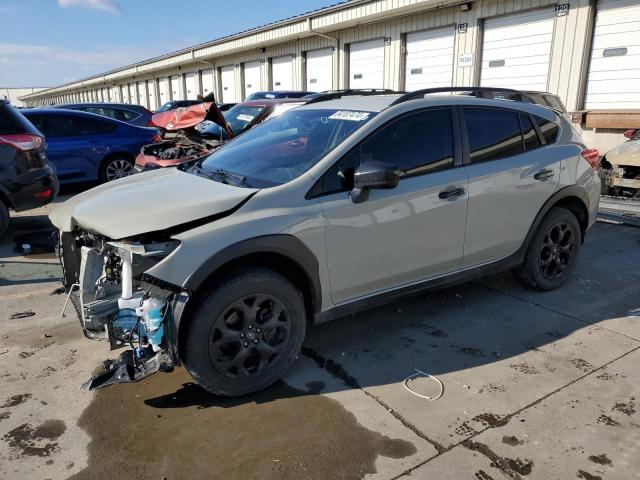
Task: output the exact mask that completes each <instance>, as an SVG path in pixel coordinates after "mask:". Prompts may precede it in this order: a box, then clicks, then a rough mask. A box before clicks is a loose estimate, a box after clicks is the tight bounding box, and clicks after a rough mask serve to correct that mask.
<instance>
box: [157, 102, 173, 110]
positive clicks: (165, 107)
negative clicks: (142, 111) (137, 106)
mask: <svg viewBox="0 0 640 480" xmlns="http://www.w3.org/2000/svg"><path fill="white" fill-rule="evenodd" d="M174 105H175V104H174V103H173V102H168V103H165V104H164V105H162V106H161V107H160V108H158V109H157V110H156V113H162V112H168V111H169V110H173V109H174V108H175V107H174Z"/></svg>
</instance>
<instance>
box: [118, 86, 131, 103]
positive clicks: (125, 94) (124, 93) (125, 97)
mask: <svg viewBox="0 0 640 480" xmlns="http://www.w3.org/2000/svg"><path fill="white" fill-rule="evenodd" d="M120 95H122V103H131V102H130V101H129V87H127V86H126V85H120Z"/></svg>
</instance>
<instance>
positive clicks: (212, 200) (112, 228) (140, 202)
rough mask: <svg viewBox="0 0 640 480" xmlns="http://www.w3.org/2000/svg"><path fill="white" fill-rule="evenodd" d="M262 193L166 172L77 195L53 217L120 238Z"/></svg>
mask: <svg viewBox="0 0 640 480" xmlns="http://www.w3.org/2000/svg"><path fill="white" fill-rule="evenodd" d="M256 191H257V190H256V189H251V188H242V187H234V186H231V185H226V184H223V183H220V182H216V181H214V180H210V179H208V178H203V177H199V176H196V175H192V174H190V173H185V172H183V171H180V170H178V169H176V168H164V169H158V170H154V171H151V172H146V173H141V174H137V175H132V176H130V177H127V178H123V179H120V180H116V181H113V182H110V183H106V184H104V185H101V186H99V187H96V188H93V189H91V190H88V191H86V192H84V193H81V194H79V195H76V196H75V197H73V198H71V199H70V200H67V201H66V202H64V203H63V204H61V205H60V206H58V207H57V208H56V209H55V210H54V211H53V212H52V213H51V215H50V216H49V218H50V219H51V222H52V223H53V224H54V225H55V226H56V227H57V228H58V229H60V230H62V231H65V232H69V231H72V230H73V229H74V228H75V227H80V228H82V229H83V230H87V231H90V232H92V233H96V234H100V235H104V236H106V237H108V238H110V239H112V240H119V239H123V238H127V237H130V236H133V235H139V234H142V233H147V232H154V231H158V230H166V229H168V228H171V227H175V226H177V225H182V224H185V223H188V222H192V221H194V220H200V219H202V218H205V217H209V216H212V215H219V214H223V213H224V212H227V211H229V210H232V209H233V208H235V207H237V206H238V205H239V204H240V203H242V202H243V201H244V200H246V199H248V198H249V197H250V196H251V195H252V194H253V193H255V192H256Z"/></svg>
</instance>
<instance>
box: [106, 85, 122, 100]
mask: <svg viewBox="0 0 640 480" xmlns="http://www.w3.org/2000/svg"><path fill="white" fill-rule="evenodd" d="M119 93H120V88H118V86H117V85H114V86H113V87H111V95H110V98H109V100H110V101H112V102H120V98H119V95H118V94H119Z"/></svg>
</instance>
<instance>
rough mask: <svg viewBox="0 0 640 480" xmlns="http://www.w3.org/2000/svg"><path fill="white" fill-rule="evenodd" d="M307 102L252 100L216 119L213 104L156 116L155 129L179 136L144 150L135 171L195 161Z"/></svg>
mask: <svg viewBox="0 0 640 480" xmlns="http://www.w3.org/2000/svg"><path fill="white" fill-rule="evenodd" d="M306 102H307V100H305V99H299V98H281V99H262V100H253V101H250V102H243V103H239V104H237V105H235V106H233V107H231V108H230V109H229V110H227V111H226V112H224V113H220V114H219V115H217V114H216V113H215V112H212V110H213V106H212V105H215V104H211V103H203V104H199V105H194V106H193V107H189V108H184V109H178V110H173V111H169V112H164V113H160V114H156V115H154V116H153V123H154V124H155V125H157V126H158V127H160V128H162V129H164V130H165V131H167V132H178V131H180V132H182V134H181V135H179V138H176V139H171V140H166V141H163V142H160V143H156V144H154V145H146V146H144V147H143V148H142V150H141V152H140V154H139V155H138V157H137V158H136V165H135V168H136V170H137V171H143V170H150V169H155V168H162V167H169V166H172V165H177V164H180V163H183V162H187V161H190V160H197V159H198V158H201V157H203V156H205V155H208V154H209V153H211V152H212V151H213V150H215V149H216V148H218V147H219V146H220V145H222V143H224V142H225V141H228V140H229V139H231V138H233V137H234V136H235V135H239V134H241V133H243V132H245V131H247V130H249V129H250V128H252V127H253V126H255V125H257V124H259V123H262V122H264V121H265V120H268V119H269V118H272V117H274V116H276V115H279V114H280V113H282V112H284V111H286V110H288V109H290V108H294V107H297V106H298V105H303V104H305V103H306ZM216 109H217V107H216ZM218 112H219V110H218Z"/></svg>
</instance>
